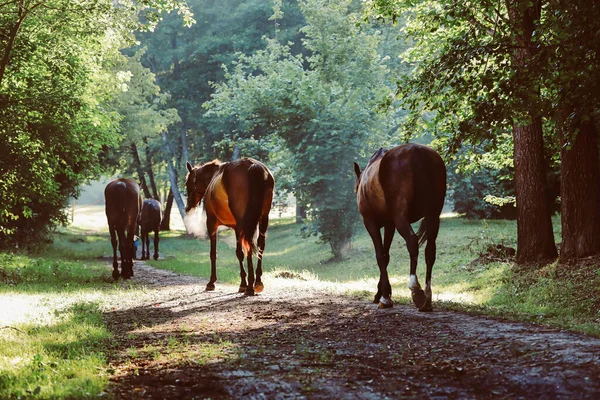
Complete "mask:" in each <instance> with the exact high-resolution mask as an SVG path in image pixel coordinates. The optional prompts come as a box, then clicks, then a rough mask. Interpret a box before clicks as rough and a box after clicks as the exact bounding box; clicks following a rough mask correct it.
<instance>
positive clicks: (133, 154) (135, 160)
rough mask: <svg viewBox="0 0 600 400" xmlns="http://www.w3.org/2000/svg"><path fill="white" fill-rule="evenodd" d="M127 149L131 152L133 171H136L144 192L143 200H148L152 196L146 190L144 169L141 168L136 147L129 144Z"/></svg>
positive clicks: (133, 144) (132, 143)
mask: <svg viewBox="0 0 600 400" xmlns="http://www.w3.org/2000/svg"><path fill="white" fill-rule="evenodd" d="M129 148H130V151H131V157H132V158H133V163H134V164H135V169H136V170H137V173H138V177H139V179H140V187H141V188H142V191H143V192H144V198H146V199H149V198H151V197H152V196H151V195H150V191H149V190H148V184H147V183H146V174H144V169H143V168H142V162H141V161H140V155H139V154H138V150H137V146H136V145H135V143H134V142H131V145H130V146H129Z"/></svg>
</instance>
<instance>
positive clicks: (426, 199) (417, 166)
mask: <svg viewBox="0 0 600 400" xmlns="http://www.w3.org/2000/svg"><path fill="white" fill-rule="evenodd" d="M412 161H413V171H414V187H415V198H416V199H418V200H417V201H418V204H419V207H421V210H422V212H423V216H424V218H423V219H422V220H421V224H420V225H419V230H418V231H417V238H418V240H419V246H422V245H423V243H425V242H426V241H427V231H428V225H429V223H430V222H431V221H429V219H430V218H431V217H432V215H433V209H434V208H435V189H434V186H433V185H434V183H433V181H434V180H433V174H432V171H431V168H432V166H431V163H430V162H429V157H428V155H427V152H426V151H425V150H423V149H420V148H418V147H416V148H415V149H414V156H413V158H412Z"/></svg>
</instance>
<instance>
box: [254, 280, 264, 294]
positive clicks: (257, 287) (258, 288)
mask: <svg viewBox="0 0 600 400" xmlns="http://www.w3.org/2000/svg"><path fill="white" fill-rule="evenodd" d="M264 288H265V285H263V284H262V282H261V283H257V284H255V285H254V292H255V293H260V292H262V291H263V289H264Z"/></svg>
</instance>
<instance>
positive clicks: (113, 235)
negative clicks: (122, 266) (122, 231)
mask: <svg viewBox="0 0 600 400" xmlns="http://www.w3.org/2000/svg"><path fill="white" fill-rule="evenodd" d="M109 231H110V244H112V248H113V272H112V277H113V279H114V280H115V281H116V280H118V279H119V276H120V274H119V261H118V259H117V244H118V242H117V233H116V232H115V230H114V229H113V228H112V227H110V228H109Z"/></svg>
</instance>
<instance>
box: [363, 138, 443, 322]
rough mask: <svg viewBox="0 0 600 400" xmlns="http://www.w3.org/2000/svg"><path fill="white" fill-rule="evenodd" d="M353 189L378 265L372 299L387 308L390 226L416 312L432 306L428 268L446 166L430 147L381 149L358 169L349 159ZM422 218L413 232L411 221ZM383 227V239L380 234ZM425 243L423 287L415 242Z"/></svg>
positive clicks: (441, 203)
mask: <svg viewBox="0 0 600 400" xmlns="http://www.w3.org/2000/svg"><path fill="white" fill-rule="evenodd" d="M354 172H355V173H356V182H355V187H354V189H355V191H356V199H357V204H358V209H359V211H360V213H361V215H362V217H363V222H364V225H365V228H366V229H367V232H369V235H370V236H371V239H372V240H373V245H374V246H375V256H376V259H377V265H378V267H379V283H378V284H377V293H376V294H375V299H374V301H373V302H374V303H376V304H378V308H390V307H392V306H393V302H392V300H391V296H392V286H391V285H390V281H389V277H388V273H387V266H388V264H389V262H390V254H389V250H390V246H391V244H392V239H393V238H394V233H395V232H394V231H395V230H397V231H398V233H399V234H400V235H401V236H402V237H403V238H404V240H405V242H406V247H407V248H408V253H409V254H410V277H409V286H408V287H409V288H410V289H411V297H412V301H413V303H414V305H415V306H416V307H417V308H418V309H419V311H432V310H433V308H432V305H431V272H432V269H433V264H434V263H435V258H436V244H435V241H436V238H437V235H438V231H439V227H440V213H441V211H442V207H443V206H444V197H445V196H446V166H445V165H444V162H443V160H442V158H441V157H440V155H439V154H438V153H436V152H435V151H434V150H433V149H431V148H430V147H427V146H423V145H419V144H414V143H411V144H404V145H401V146H397V147H394V148H392V149H390V150H385V149H383V148H380V149H379V150H378V151H376V152H375V153H374V154H373V155H372V156H371V158H370V160H369V162H368V164H367V166H366V167H365V169H364V171H362V172H361V170H360V167H359V166H358V164H357V163H354ZM420 219H422V221H421V225H420V227H419V230H418V232H417V233H416V234H415V232H414V231H413V229H412V227H411V225H410V224H412V223H414V222H417V221H418V220H420ZM381 228H384V239H383V241H382V238H381ZM425 241H427V246H426V248H425V263H426V264H427V273H426V277H425V292H423V289H422V288H421V285H420V284H419V281H418V279H417V275H416V271H417V259H418V256H419V246H420V245H422V244H423V243H424V242H425Z"/></svg>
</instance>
